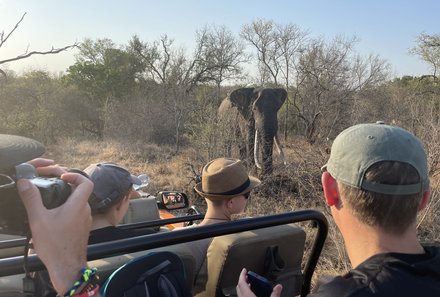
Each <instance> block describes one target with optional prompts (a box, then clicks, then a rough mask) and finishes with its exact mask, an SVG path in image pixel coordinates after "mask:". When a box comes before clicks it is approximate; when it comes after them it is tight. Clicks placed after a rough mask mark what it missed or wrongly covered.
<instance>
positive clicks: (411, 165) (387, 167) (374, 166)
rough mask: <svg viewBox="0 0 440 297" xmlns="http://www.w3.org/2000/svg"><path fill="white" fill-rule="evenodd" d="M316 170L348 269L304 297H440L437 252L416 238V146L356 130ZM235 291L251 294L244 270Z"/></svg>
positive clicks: (422, 182)
mask: <svg viewBox="0 0 440 297" xmlns="http://www.w3.org/2000/svg"><path fill="white" fill-rule="evenodd" d="M322 170H323V173H322V177H321V181H322V186H323V190H324V198H325V202H326V204H327V205H328V206H329V207H330V210H331V214H332V217H333V219H334V221H335V223H336V226H337V227H338V229H339V231H340V232H341V234H342V238H343V239H344V244H345V248H346V251H347V255H348V257H349V259H350V262H351V264H352V267H353V268H352V269H351V270H350V271H349V272H348V273H347V274H345V275H343V276H337V277H331V278H329V279H327V280H326V281H322V282H321V285H318V290H317V291H316V292H315V293H312V294H310V295H308V296H313V297H322V296H440V246H438V245H428V244H423V245H422V244H421V243H420V242H419V240H418V238H417V227H416V217H417V213H418V212H420V211H421V210H422V209H424V208H425V207H426V206H427V204H428V201H429V194H430V188H429V177H428V165H427V158H426V154H425V150H424V148H423V145H422V143H421V141H420V140H419V139H418V138H417V137H416V136H414V135H413V134H412V133H410V132H408V131H406V130H405V129H402V128H400V127H397V126H390V125H385V124H384V123H383V122H377V123H374V124H359V125H355V126H352V127H350V128H348V129H346V130H344V131H343V132H341V133H340V134H339V135H338V136H337V137H336V138H335V140H334V142H333V145H332V148H331V152H330V158H329V160H328V162H327V164H326V165H325V166H323V168H322ZM237 291H238V296H241V297H245V296H246V297H250V296H255V295H253V294H252V292H251V291H250V290H249V286H248V284H247V281H246V270H245V269H243V271H242V273H241V274H240V278H239V282H238V285H237ZM280 292H281V290H280V288H279V287H278V288H277V290H276V292H275V289H274V291H273V292H272V295H271V296H272V297H277V296H280Z"/></svg>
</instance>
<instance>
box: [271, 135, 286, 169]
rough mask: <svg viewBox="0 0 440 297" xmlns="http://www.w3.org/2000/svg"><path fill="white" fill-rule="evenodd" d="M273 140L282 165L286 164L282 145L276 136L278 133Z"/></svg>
mask: <svg viewBox="0 0 440 297" xmlns="http://www.w3.org/2000/svg"><path fill="white" fill-rule="evenodd" d="M273 138H274V140H275V145H276V147H277V151H278V153H279V154H280V158H281V161H282V162H283V164H284V165H287V162H286V158H285V157H284V151H283V146H282V145H281V142H280V139H279V137H278V133H277V134H275V136H274V137H273Z"/></svg>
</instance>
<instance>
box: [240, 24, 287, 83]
mask: <svg viewBox="0 0 440 297" xmlns="http://www.w3.org/2000/svg"><path fill="white" fill-rule="evenodd" d="M274 27H275V24H274V22H273V21H271V20H270V21H264V20H261V19H257V20H255V21H253V22H252V23H251V24H249V25H244V26H243V27H242V29H241V32H240V36H241V37H242V38H244V40H246V41H247V42H248V43H250V44H251V45H252V46H253V47H254V48H255V49H256V50H257V61H258V69H259V71H260V80H261V82H262V84H263V85H264V84H265V83H267V79H266V77H268V76H269V77H270V78H271V79H272V81H273V83H274V84H275V85H278V76H279V74H280V68H281V65H280V63H281V60H280V59H281V53H280V52H279V50H278V46H277V43H276V35H275V34H274Z"/></svg>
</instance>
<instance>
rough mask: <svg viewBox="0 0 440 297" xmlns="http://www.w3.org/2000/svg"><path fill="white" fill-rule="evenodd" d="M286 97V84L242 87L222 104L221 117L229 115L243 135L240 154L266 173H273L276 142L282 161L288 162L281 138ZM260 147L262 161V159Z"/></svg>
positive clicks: (228, 118)
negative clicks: (280, 115)
mask: <svg viewBox="0 0 440 297" xmlns="http://www.w3.org/2000/svg"><path fill="white" fill-rule="evenodd" d="M286 98H287V92H286V90H285V89H282V88H274V89H269V88H264V89H261V88H241V89H236V90H234V91H232V92H231V93H230V94H229V96H227V97H226V98H225V99H223V101H222V103H221V104H220V107H219V116H220V118H221V119H223V120H225V119H226V123H227V125H228V126H229V125H232V127H233V128H234V129H235V131H236V132H237V134H238V136H239V137H240V142H239V150H240V158H241V159H242V160H244V161H247V162H250V163H254V164H255V166H257V168H259V169H262V175H263V176H264V175H266V174H270V173H272V153H273V144H274V142H275V145H276V146H277V149H278V153H279V154H280V158H281V160H282V162H283V163H284V164H286V160H285V157H284V152H283V149H282V146H281V143H280V141H279V138H278V116H277V114H278V110H279V109H280V108H281V106H282V105H283V104H284V102H285V101H286ZM229 129H230V128H229ZM260 147H262V161H263V162H262V165H261V163H260V161H259V155H260ZM252 154H253V156H254V158H253V160H252Z"/></svg>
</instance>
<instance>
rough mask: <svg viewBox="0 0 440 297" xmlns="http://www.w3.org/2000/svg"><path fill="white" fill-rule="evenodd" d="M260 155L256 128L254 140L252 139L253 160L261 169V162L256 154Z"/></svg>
mask: <svg viewBox="0 0 440 297" xmlns="http://www.w3.org/2000/svg"><path fill="white" fill-rule="evenodd" d="M259 155H260V142H259V141H258V130H255V141H254V161H255V166H257V168H258V169H261V168H262V167H261V163H260V160H259V159H258V156H259Z"/></svg>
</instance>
